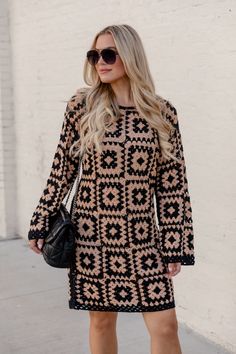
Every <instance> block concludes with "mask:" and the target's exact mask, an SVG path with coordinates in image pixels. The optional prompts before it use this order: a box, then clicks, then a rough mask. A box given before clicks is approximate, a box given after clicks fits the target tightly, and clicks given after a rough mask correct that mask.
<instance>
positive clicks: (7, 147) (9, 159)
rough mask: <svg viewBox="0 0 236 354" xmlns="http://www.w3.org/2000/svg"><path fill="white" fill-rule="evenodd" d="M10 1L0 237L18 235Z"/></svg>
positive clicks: (1, 73)
mask: <svg viewBox="0 0 236 354" xmlns="http://www.w3.org/2000/svg"><path fill="white" fill-rule="evenodd" d="M8 15H9V13H8V4H7V1H5V0H1V2H0V239H4V238H6V237H8V238H14V237H15V236H17V230H16V221H17V208H16V206H17V205H16V196H17V193H16V161H15V148H16V144H15V142H16V141H15V127H14V124H15V122H14V117H13V99H12V97H13V88H12V66H11V42H10V36H9V16H8Z"/></svg>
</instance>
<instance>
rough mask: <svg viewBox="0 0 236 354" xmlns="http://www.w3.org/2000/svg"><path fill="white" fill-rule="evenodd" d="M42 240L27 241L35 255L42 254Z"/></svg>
mask: <svg viewBox="0 0 236 354" xmlns="http://www.w3.org/2000/svg"><path fill="white" fill-rule="evenodd" d="M43 243H44V239H42V238H39V239H35V240H29V247H30V248H31V249H32V251H34V252H35V253H38V254H42V251H41V249H42V247H43Z"/></svg>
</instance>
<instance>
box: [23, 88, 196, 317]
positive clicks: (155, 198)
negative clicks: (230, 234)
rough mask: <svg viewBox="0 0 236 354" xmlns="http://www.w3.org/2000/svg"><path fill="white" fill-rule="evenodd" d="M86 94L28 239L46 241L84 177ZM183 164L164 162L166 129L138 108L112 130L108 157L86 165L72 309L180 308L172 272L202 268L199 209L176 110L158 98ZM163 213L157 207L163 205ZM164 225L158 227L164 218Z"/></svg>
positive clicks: (127, 110)
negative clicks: (77, 148) (81, 145)
mask: <svg viewBox="0 0 236 354" xmlns="http://www.w3.org/2000/svg"><path fill="white" fill-rule="evenodd" d="M85 95H86V89H85V90H84V89H83V88H81V89H78V90H77V91H76V93H75V94H74V95H73V96H72V97H71V98H70V99H69V101H68V103H67V107H66V110H65V114H64V121H63V125H62V130H61V134H60V139H59V143H58V146H57V149H56V152H55V155H54V159H53V163H52V167H51V172H50V176H49V177H48V179H47V182H46V186H45V189H44V191H43V193H42V195H41V197H40V200H39V202H38V205H37V207H36V209H35V211H34V212H33V216H32V218H31V221H30V229H29V232H28V239H36V238H44V237H45V236H46V234H47V232H48V225H49V217H50V216H51V215H53V214H54V213H55V212H56V211H57V210H58V208H59V206H60V203H61V202H63V200H64V198H65V197H66V195H67V192H68V190H69V188H70V186H71V183H72V182H73V181H74V180H75V178H76V176H77V169H78V163H79V161H78V158H71V157H69V147H70V146H71V144H72V143H73V142H74V141H76V140H78V139H79V137H80V133H79V131H80V127H79V123H80V119H81V117H82V116H83V114H84V113H85V109H86V106H85ZM157 99H158V100H159V103H160V108H161V112H162V115H163V118H164V119H166V120H168V121H169V122H171V124H172V125H173V127H174V128H175V130H174V133H172V135H171V136H170V140H171V142H172V143H173V148H174V152H175V153H176V156H177V157H179V158H180V159H181V162H180V163H177V162H175V161H173V160H169V161H167V160H164V159H162V156H161V150H160V146H159V142H158V134H157V131H156V129H154V128H153V127H151V126H150V124H149V123H148V122H147V121H146V120H145V119H144V118H143V117H141V116H140V114H139V112H138V111H137V110H136V108H135V107H125V106H121V105H119V109H120V112H121V117H120V118H119V119H118V120H117V121H116V122H113V123H112V125H111V127H109V131H106V132H105V135H104V138H103V141H102V146H103V151H102V153H100V154H99V153H98V152H97V151H96V150H95V149H93V151H92V154H89V153H86V154H85V155H84V158H83V161H82V174H81V178H80V182H79V188H78V195H77V200H76V204H75V213H74V223H75V226H76V228H77V230H78V234H77V237H76V252H75V253H76V254H75V260H74V261H73V262H72V263H71V266H70V267H69V268H67V274H68V289H69V290H68V294H69V301H68V303H69V308H71V309H77V310H79V309H81V310H99V311H118V312H121V311H123V312H145V311H160V310H165V309H168V308H173V307H175V298H174V287H173V280H172V278H169V277H168V276H167V274H166V273H167V265H168V263H171V262H181V264H182V265H194V264H195V256H194V241H193V238H194V237H193V225H192V209H191V203H190V196H189V191H188V182H187V176H186V166H185V160H184V155H183V145H182V141H181V134H180V130H179V123H178V117H177V112H176V109H175V107H174V106H173V105H172V104H171V103H170V101H168V100H166V99H164V98H162V97H161V96H157ZM155 206H156V208H155ZM156 216H157V218H158V223H157V218H156Z"/></svg>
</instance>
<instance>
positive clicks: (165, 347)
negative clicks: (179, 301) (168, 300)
mask: <svg viewBox="0 0 236 354" xmlns="http://www.w3.org/2000/svg"><path fill="white" fill-rule="evenodd" d="M142 314H143V318H144V321H145V324H146V326H147V329H148V332H149V334H150V337H151V354H182V352H181V347H180V342H179V338H178V323H177V318H176V312H175V308H171V309H167V310H161V311H155V312H143V313H142Z"/></svg>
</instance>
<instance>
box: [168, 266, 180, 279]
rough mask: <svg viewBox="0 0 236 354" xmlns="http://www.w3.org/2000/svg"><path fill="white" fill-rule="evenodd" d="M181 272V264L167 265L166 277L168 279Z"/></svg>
mask: <svg viewBox="0 0 236 354" xmlns="http://www.w3.org/2000/svg"><path fill="white" fill-rule="evenodd" d="M180 270H181V263H180V262H178V263H169V264H168V273H167V276H168V277H169V278H170V277H173V276H175V275H176V274H178V273H179V272H180Z"/></svg>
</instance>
